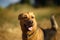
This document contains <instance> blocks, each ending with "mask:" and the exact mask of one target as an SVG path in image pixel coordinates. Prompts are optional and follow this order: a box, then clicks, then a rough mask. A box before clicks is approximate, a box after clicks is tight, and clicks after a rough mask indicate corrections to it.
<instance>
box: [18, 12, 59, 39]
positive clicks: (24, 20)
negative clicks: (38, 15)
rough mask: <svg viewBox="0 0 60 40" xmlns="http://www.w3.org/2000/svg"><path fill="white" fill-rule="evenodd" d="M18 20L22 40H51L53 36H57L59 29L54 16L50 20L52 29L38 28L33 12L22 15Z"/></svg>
mask: <svg viewBox="0 0 60 40" xmlns="http://www.w3.org/2000/svg"><path fill="white" fill-rule="evenodd" d="M18 20H19V21H20V26H21V30H22V40H51V38H52V36H54V35H55V34H56V30H57V27H58V26H57V23H56V20H55V19H54V16H53V15H52V16H51V18H50V21H51V26H52V27H51V29H42V28H40V27H38V26H37V22H36V19H35V15H34V14H33V12H24V13H21V14H20V15H19V16H18ZM49 35H51V36H49Z"/></svg>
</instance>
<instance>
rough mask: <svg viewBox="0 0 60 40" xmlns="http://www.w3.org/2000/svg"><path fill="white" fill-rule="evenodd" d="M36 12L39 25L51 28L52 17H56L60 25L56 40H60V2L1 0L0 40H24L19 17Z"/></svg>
mask: <svg viewBox="0 0 60 40" xmlns="http://www.w3.org/2000/svg"><path fill="white" fill-rule="evenodd" d="M28 11H32V12H34V14H35V16H36V19H37V23H38V24H39V25H40V26H41V27H42V28H44V29H46V28H50V27H51V25H50V20H49V19H50V16H51V14H54V15H55V18H56V21H57V23H58V25H59V28H58V30H57V35H56V40H60V0H0V40H22V37H21V34H22V31H21V28H20V25H19V21H18V15H19V14H20V13H21V12H28Z"/></svg>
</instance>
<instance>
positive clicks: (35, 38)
mask: <svg viewBox="0 0 60 40" xmlns="http://www.w3.org/2000/svg"><path fill="white" fill-rule="evenodd" d="M43 39H44V37H43V32H42V31H41V30H37V32H35V33H34V34H33V35H31V36H29V37H28V40H43Z"/></svg>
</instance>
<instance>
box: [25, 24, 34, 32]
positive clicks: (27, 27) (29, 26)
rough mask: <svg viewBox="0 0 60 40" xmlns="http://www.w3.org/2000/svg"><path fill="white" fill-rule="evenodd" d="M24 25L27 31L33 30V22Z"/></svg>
mask: <svg viewBox="0 0 60 40" xmlns="http://www.w3.org/2000/svg"><path fill="white" fill-rule="evenodd" d="M24 26H25V27H26V29H27V31H31V30H32V26H33V25H32V24H30V25H26V24H24Z"/></svg>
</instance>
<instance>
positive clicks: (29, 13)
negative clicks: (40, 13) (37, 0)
mask: <svg viewBox="0 0 60 40" xmlns="http://www.w3.org/2000/svg"><path fill="white" fill-rule="evenodd" d="M24 15H27V16H34V17H35V15H34V13H33V12H26V13H24Z"/></svg>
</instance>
